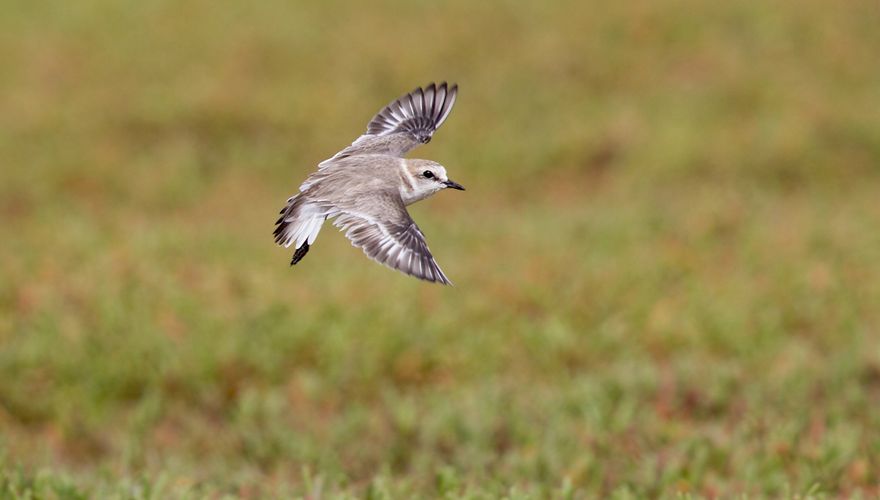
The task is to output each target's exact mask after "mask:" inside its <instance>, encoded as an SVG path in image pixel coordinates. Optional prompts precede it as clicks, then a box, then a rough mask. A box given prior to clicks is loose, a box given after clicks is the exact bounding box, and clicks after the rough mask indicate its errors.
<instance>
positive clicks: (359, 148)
mask: <svg viewBox="0 0 880 500" xmlns="http://www.w3.org/2000/svg"><path fill="white" fill-rule="evenodd" d="M457 94H458V85H455V84H453V85H452V86H447V85H446V82H443V83H441V84H440V85H435V84H433V83H432V84H430V85H428V86H427V87H425V88H421V87H419V88H417V89H415V90H413V91H412V92H410V93H409V94H406V95H404V96H402V97H400V98H399V99H395V100H394V101H392V102H391V103H390V104H388V105H387V106H385V107H384V108H382V110H381V111H379V113H377V114H376V116H374V117H373V119H372V120H370V123H369V125H367V132H366V133H365V134H364V135H362V136H360V137H358V139H357V140H355V141H354V142H353V143H352V144H351V146H349V147H347V148H345V149H343V150H342V151H340V152H339V153H337V154H336V156H334V157H333V158H331V159H329V160H326V161H328V162H329V161H332V160H334V159H338V158H344V157H346V156H352V155H357V154H387V155H393V156H403V155H404V154H406V153H407V152H408V151H410V150H412V149H413V148H415V147H417V146H419V145H420V144H425V143H427V142H429V141H430V140H431V136H432V135H434V131H435V130H437V129H438V128H440V125H442V124H443V122H444V121H446V117H448V116H449V113H450V112H451V111H452V106H453V105H454V104H455V96H456V95H457Z"/></svg>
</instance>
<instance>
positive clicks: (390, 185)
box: [274, 82, 464, 285]
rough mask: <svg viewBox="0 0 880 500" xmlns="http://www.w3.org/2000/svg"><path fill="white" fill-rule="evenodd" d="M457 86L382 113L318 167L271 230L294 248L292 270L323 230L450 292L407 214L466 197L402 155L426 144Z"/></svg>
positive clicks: (439, 172)
mask: <svg viewBox="0 0 880 500" xmlns="http://www.w3.org/2000/svg"><path fill="white" fill-rule="evenodd" d="M457 95H458V85H456V84H452V85H447V84H446V82H442V83H440V84H439V85H436V84H434V83H430V84H429V85H426V86H424V87H417V88H416V89H414V90H413V91H412V92H409V93H407V94H405V95H403V96H401V97H399V98H397V99H395V100H393V101H391V102H390V103H389V104H388V105H387V106H385V107H384V108H382V109H381V110H380V111H379V112H378V113H376V115H375V116H373V118H372V119H371V120H370V122H369V124H368V125H367V131H366V132H365V133H364V134H363V135H361V136H360V137H358V138H357V139H356V140H355V141H354V142H353V143H352V144H351V145H350V146H348V147H346V148H345V149H343V150H341V151H339V152H338V153H336V154H335V155H334V156H332V157H331V158H328V159H327V160H324V161H322V162H321V163H319V164H318V169H317V170H316V171H314V172H313V173H312V174H310V175H309V176H308V177H307V178H306V180H305V181H304V182H303V183H302V184H301V185H300V187H299V192H298V193H297V194H295V195H293V196H291V197H290V198H288V200H287V204H286V205H285V206H284V208H283V209H281V217H279V218H278V220H277V221H276V222H275V231H274V235H275V243H277V244H278V245H281V246H283V247H285V248H288V247H290V246H291V245H292V246H293V247H294V249H295V251H294V253H293V258H292V259H291V261H290V265H291V266H294V265H296V264H297V263H299V262H300V261H301V260H302V259H303V258H304V257H305V256H306V254H307V253H308V252H309V249H310V248H311V246H312V244H314V242H315V239H316V238H317V237H318V233H319V232H320V231H321V227H322V226H323V224H324V222H325V221H327V220H329V219H332V221H333V225H334V226H336V227H337V228H339V229H340V230H341V231H344V232H345V236H346V237H347V238H348V239H349V240H350V241H351V244H352V245H353V246H355V247H358V248H360V249H362V250H363V252H364V254H366V255H367V257H369V258H370V259H372V260H374V261H376V262H378V263H380V264H383V265H385V266H387V267H390V268H392V269H395V270H397V271H401V272H403V273H405V274H408V275H410V276H413V277H416V278H419V279H421V280H425V281H429V282H434V283H440V284H443V285H452V282H451V281H450V280H449V278H447V277H446V274H444V273H443V271H442V270H441V269H440V266H439V265H438V264H437V262H436V261H435V260H434V256H433V255H432V254H431V251H430V250H429V249H428V244H427V243H426V242H425V235H424V234H423V233H422V231H421V230H420V229H419V227H418V226H417V225H416V223H415V221H414V220H413V219H412V217H411V216H410V214H409V212H407V210H406V207H407V206H409V205H411V204H413V203H415V202H417V201H420V200H424V199H425V198H428V197H429V196H432V195H434V194H435V193H437V192H439V191H442V190H444V189H457V190H460V191H464V187H463V186H462V185H461V184H459V183H457V182H455V181H452V180H450V179H449V177H448V176H447V173H446V168H444V167H443V165H441V164H439V163H437V162H435V161H431V160H422V159H409V158H405V157H404V155H406V153H408V152H409V151H411V150H413V149H415V148H416V147H418V146H420V145H422V144H427V143H428V142H430V141H431V137H432V136H433V135H434V132H435V131H436V130H437V129H438V128H440V126H441V125H442V124H443V122H444V121H446V118H447V117H449V113H450V112H451V111H452V107H453V105H454V104H455V99H456V96H457Z"/></svg>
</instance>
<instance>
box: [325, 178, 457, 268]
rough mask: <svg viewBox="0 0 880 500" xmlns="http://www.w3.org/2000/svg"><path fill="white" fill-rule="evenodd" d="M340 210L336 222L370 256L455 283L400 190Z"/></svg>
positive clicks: (387, 263)
mask: <svg viewBox="0 0 880 500" xmlns="http://www.w3.org/2000/svg"><path fill="white" fill-rule="evenodd" d="M355 206H357V208H355ZM338 210H339V211H338V214H339V215H338V216H337V217H336V219H335V220H334V221H333V225H335V226H336V227H338V228H340V229H342V230H343V231H345V236H346V237H347V238H348V239H349V240H351V244H352V245H354V246H356V247H359V248H361V249H362V250H363V251H364V253H365V254H367V257H369V258H371V259H373V260H375V261H376V262H379V263H380V264H384V265H386V266H388V267H390V268H393V269H397V270H399V271H402V272H404V273H406V274H409V275H410V276H415V277H416V278H419V279H423V280H426V281H432V282H438V283H442V284H444V285H451V284H452V282H451V281H449V278H447V277H446V275H445V274H443V271H442V270H441V269H440V266H438V265H437V262H436V261H435V260H434V256H433V255H431V251H430V250H428V244H427V243H425V235H423V234H422V231H421V230H419V227H418V226H417V225H416V223H415V221H413V220H412V217H410V216H409V213H407V211H406V207H405V206H404V204H403V201H402V200H401V199H400V196H399V195H397V194H396V193H390V192H389V193H384V194H378V195H376V196H371V197H370V199H366V200H361V201H360V202H359V203H358V204H357V205H355V204H352V205H351V207H338Z"/></svg>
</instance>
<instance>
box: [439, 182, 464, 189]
mask: <svg viewBox="0 0 880 500" xmlns="http://www.w3.org/2000/svg"><path fill="white" fill-rule="evenodd" d="M443 184H445V185H446V187H448V188H452V189H458V190H459V191H464V186H462V185H461V184H459V183H457V182H455V181H446V182H444V183H443Z"/></svg>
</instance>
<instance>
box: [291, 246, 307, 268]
mask: <svg viewBox="0 0 880 500" xmlns="http://www.w3.org/2000/svg"><path fill="white" fill-rule="evenodd" d="M307 253H309V244H308V243H303V244H302V245H301V246H300V247H299V248H297V249H296V252H293V259H291V260H290V265H291V266H295V265H296V263H297V262H299V261H301V260H302V258H303V257H305V256H306V254H307Z"/></svg>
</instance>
